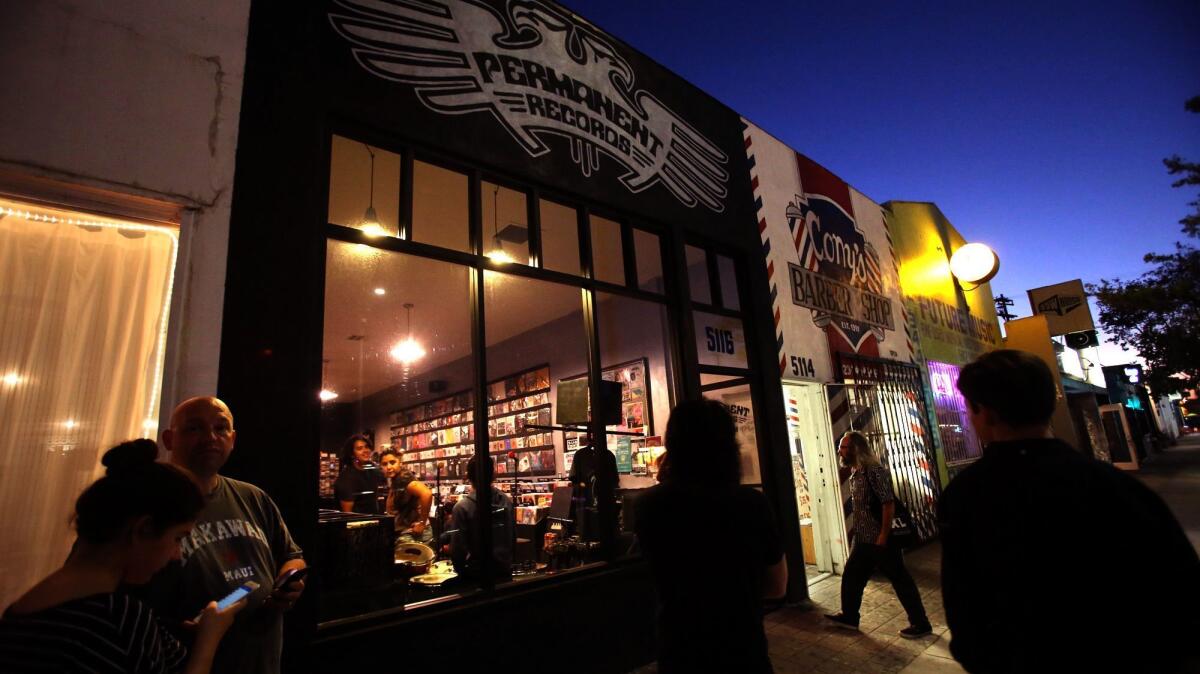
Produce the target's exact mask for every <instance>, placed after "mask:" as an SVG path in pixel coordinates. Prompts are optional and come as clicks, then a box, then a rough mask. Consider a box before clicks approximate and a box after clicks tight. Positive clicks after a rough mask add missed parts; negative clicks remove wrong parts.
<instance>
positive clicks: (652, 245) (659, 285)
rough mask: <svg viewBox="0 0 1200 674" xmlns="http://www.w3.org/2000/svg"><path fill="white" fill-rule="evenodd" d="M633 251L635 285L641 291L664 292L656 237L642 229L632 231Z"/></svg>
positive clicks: (659, 252)
mask: <svg viewBox="0 0 1200 674" xmlns="http://www.w3.org/2000/svg"><path fill="white" fill-rule="evenodd" d="M633 251H634V256H635V257H636V258H637V283H638V287H639V288H641V289H642V290H648V291H650V292H652V293H662V292H666V287H665V286H664V284H663V270H662V250H661V248H660V246H659V243H658V235H657V234H652V233H650V232H647V231H645V230H642V229H634V230H633Z"/></svg>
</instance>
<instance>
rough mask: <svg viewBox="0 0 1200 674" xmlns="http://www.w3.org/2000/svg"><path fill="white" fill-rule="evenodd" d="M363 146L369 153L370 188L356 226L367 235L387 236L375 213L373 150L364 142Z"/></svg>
mask: <svg viewBox="0 0 1200 674" xmlns="http://www.w3.org/2000/svg"><path fill="white" fill-rule="evenodd" d="M363 147H365V148H367V154H369V155H371V188H370V192H369V195H370V196H369V197H368V198H367V210H366V212H365V213H363V217H362V221H361V222H359V223H358V228H359V229H361V230H362V233H363V234H366V235H367V236H372V237H374V236H388V231H387V230H386V229H384V228H383V225H382V224H380V223H379V215H377V214H376V213H375V152H374V151H373V150H372V149H371V146H370V145H367V144H366V143H363Z"/></svg>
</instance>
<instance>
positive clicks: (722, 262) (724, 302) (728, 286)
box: [717, 255, 742, 311]
mask: <svg viewBox="0 0 1200 674" xmlns="http://www.w3.org/2000/svg"><path fill="white" fill-rule="evenodd" d="M717 274H718V275H719V276H720V277H721V306H723V307H725V308H726V309H733V310H734V311H737V310H739V309H741V308H742V307H741V303H740V302H739V301H738V286H737V273H736V271H735V269H734V266H733V260H732V259H730V258H728V257H726V256H724V255H718V256H717Z"/></svg>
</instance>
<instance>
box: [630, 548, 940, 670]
mask: <svg viewBox="0 0 1200 674" xmlns="http://www.w3.org/2000/svg"><path fill="white" fill-rule="evenodd" d="M905 564H906V565H907V566H908V570H909V571H910V572H911V573H912V575H913V579H914V580H916V581H917V587H918V588H920V590H921V599H922V601H924V602H925V609H926V611H927V612H928V613H929V620H930V622H931V623H932V624H933V634H932V635H930V636H927V637H923V638H921V639H914V640H911V641H910V640H908V639H902V638H901V637H900V635H899V634H898V632H899V630H901V629H903V628H905V627H907V626H908V620H907V619H906V618H905V615H904V609H902V608H901V607H900V602H899V601H898V600H897V599H896V593H895V592H893V591H892V586H891V584H890V583H888V582H887V580H886V579H884V578H883V576H881V575H878V574H877V575H876V576H875V577H874V578H872V580H871V581H870V582H869V583H867V589H866V591H865V592H864V593H863V605H862V619H861V621H860V625H859V626H860V628H861V629H862V631H861V632H850V631H847V630H845V629H841V628H838V627H834V626H833V625H832V624H831V623H829V621H827V620H825V618H824V617H823V614H825V613H836V612H837V611H838V610H839V609H840V603H839V597H840V596H841V582H842V578H841V576H829V577H827V578H825V579H823V580H821V581H819V582H817V583H816V584H815V585H811V586H809V596H810V598H811V600H812V606H811V607H797V608H785V609H781V610H779V611H775V612H774V613H771V614H770V615H768V616H767V617H766V619H765V620H764V624H765V626H766V629H767V639H768V641H769V643H770V652H771V662H772V663H773V664H774V666H775V672H776V674H791V673H792V672H797V673H799V672H829V673H833V672H872V673H875V672H880V673H882V672H901V671H902V672H906V673H908V674H911V673H914V672H916V673H921V672H930V673H932V672H962V671H963V669H962V668H961V667H959V666H958V663H956V662H954V660H952V659H951V658H950V651H949V650H948V647H947V644H948V641H947V637H948V636H949V635H948V634H947V633H946V614H945V612H944V611H943V610H942V591H941V586H940V580H939V577H938V573H939V571H938V570H939V568H940V567H941V548H940V547H939V546H938V544H937V543H936V542H934V543H930V544H928V545H925V546H923V547H921V548H920V549H918V550H916V551H914V552H912V553H910V554H906V555H905ZM656 671H657V669H656V667H655V666H654V664H653V663H651V664H649V665H646V666H644V667H640V668H638V669H637V670H635V671H634V672H631V673H630V674H654V673H655V672H656Z"/></svg>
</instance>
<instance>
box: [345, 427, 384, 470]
mask: <svg viewBox="0 0 1200 674" xmlns="http://www.w3.org/2000/svg"><path fill="white" fill-rule="evenodd" d="M359 440H362V441H363V442H365V443H367V447H370V448H371V449H375V443H374V442H371V438H368V437H367V436H365V435H363V434H362V433H355V434H354V435H351V436H350V437H348V438H346V442H344V443H342V455H341V456H340V457H338V458H339V459H340V460H341V464H342V467H343V468H345V467H346V466H349V465H350V464H352V463H354V444H355V443H356V442H358V441H359Z"/></svg>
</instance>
